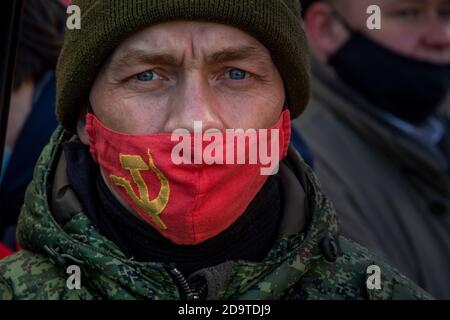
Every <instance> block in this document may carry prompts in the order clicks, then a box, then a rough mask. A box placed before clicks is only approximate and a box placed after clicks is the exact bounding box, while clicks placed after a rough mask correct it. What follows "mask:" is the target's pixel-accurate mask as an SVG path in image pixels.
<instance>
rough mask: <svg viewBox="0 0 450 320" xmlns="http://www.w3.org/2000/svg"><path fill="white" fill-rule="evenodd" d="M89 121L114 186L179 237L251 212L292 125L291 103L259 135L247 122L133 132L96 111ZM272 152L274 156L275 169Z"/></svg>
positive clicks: (192, 236) (212, 232)
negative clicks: (222, 127)
mask: <svg viewBox="0 0 450 320" xmlns="http://www.w3.org/2000/svg"><path fill="white" fill-rule="evenodd" d="M86 128H87V132H88V135H89V141H90V151H91V154H92V156H93V157H94V159H95V161H96V162H97V163H98V164H99V166H100V167H101V169H102V172H103V174H104V176H105V177H106V179H108V180H109V181H108V182H109V183H108V184H109V186H110V187H112V188H113V189H114V190H115V191H116V193H117V194H118V195H119V196H120V197H121V198H122V199H123V200H124V201H125V202H126V203H127V204H128V205H129V206H130V207H131V208H133V210H134V211H135V212H136V213H137V214H138V215H139V216H140V217H141V218H142V219H143V220H145V221H146V222H147V223H149V224H150V225H152V226H153V227H154V228H155V229H156V230H158V231H159V232H160V233H161V234H162V235H163V236H165V237H166V238H168V239H170V240H171V241H173V242H174V243H177V244H180V245H195V244H199V243H201V242H204V241H205V240H208V239H210V238H212V237H214V236H216V235H218V234H219V233H221V232H222V231H224V230H225V229H226V228H228V227H229V226H230V225H231V224H233V222H235V221H236V220H237V219H238V218H239V217H240V216H241V215H242V214H243V213H244V212H245V209H246V208H247V206H248V205H249V204H250V202H251V201H252V200H253V198H254V197H255V196H256V194H257V193H258V192H259V191H260V190H261V188H262V186H263V185H264V183H265V182H266V180H267V177H268V175H267V174H268V172H269V171H273V170H272V168H273V167H274V168H275V171H277V170H278V166H279V161H281V160H282V159H283V158H284V157H285V156H286V154H287V148H288V145H289V140H290V133H291V124H290V114H289V111H288V110H285V111H284V112H283V113H282V115H281V117H280V119H279V120H278V122H277V123H276V124H275V125H274V126H273V127H272V128H270V129H260V130H252V133H254V135H253V134H250V133H249V131H248V130H247V131H246V132H243V130H241V131H236V132H234V133H233V134H232V135H231V134H230V133H229V131H228V130H227V131H226V133H225V132H219V131H215V132H214V133H213V132H209V130H208V131H207V132H205V133H197V132H196V131H194V133H189V132H187V131H186V132H184V133H177V134H171V133H169V134H150V135H129V134H123V133H119V132H116V131H113V130H111V129H108V128H106V127H105V126H104V125H103V124H102V123H101V122H100V121H99V120H98V119H97V117H96V116H95V115H93V114H90V113H89V114H88V115H87V125H86ZM255 137H256V138H255ZM239 142H240V144H239ZM183 146H184V147H183ZM255 150H256V151H255ZM243 152H245V154H243ZM255 154H257V160H256V161H255V158H254V155H255ZM269 158H271V159H272V160H273V159H275V160H273V161H271V162H270V165H271V166H272V168H270V169H269V168H268V166H269V165H268V164H269V161H268V159H269ZM242 160H245V161H242ZM242 162H244V164H241V163H242ZM255 162H256V163H255Z"/></svg>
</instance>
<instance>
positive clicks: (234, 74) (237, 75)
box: [228, 69, 247, 80]
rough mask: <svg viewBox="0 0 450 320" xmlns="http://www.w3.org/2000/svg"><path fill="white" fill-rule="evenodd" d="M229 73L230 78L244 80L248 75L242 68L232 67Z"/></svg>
mask: <svg viewBox="0 0 450 320" xmlns="http://www.w3.org/2000/svg"><path fill="white" fill-rule="evenodd" d="M228 74H229V77H230V79H233V80H244V79H245V77H246V76H247V72H245V71H242V70H240V69H231V70H230V71H228Z"/></svg>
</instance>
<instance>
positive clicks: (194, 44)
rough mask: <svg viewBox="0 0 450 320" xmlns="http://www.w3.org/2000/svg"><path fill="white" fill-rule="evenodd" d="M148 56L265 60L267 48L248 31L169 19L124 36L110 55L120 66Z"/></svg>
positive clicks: (175, 61) (178, 59) (165, 60)
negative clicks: (169, 20)
mask: <svg viewBox="0 0 450 320" xmlns="http://www.w3.org/2000/svg"><path fill="white" fill-rule="evenodd" d="M150 58H151V60H152V61H153V62H155V60H156V62H158V63H161V64H170V65H175V64H181V63H182V62H183V61H184V60H185V59H190V60H200V61H202V62H204V63H215V62H219V63H220V62H225V61H229V60H239V59H254V60H255V61H262V62H264V61H265V60H266V61H265V62H266V63H267V62H269V61H270V59H271V54H270V52H269V50H268V49H267V48H266V47H265V46H264V45H263V44H262V43H261V42H259V41H258V40H257V39H256V38H254V37H252V36H251V35H250V34H248V33H246V32H244V31H242V30H240V29H238V28H235V27H232V26H229V25H225V24H219V23H211V22H197V21H184V20H180V21H171V22H165V23H160V24H157V25H153V26H149V27H146V28H144V29H142V30H140V31H139V32H137V33H134V34H132V35H130V36H128V37H127V38H126V39H124V40H123V41H122V42H121V43H120V44H119V45H118V46H117V48H116V49H115V51H114V52H113V54H112V55H111V58H110V61H111V62H112V63H113V64H114V66H118V67H123V66H126V65H129V64H131V63H134V62H145V61H148V60H149V59H150Z"/></svg>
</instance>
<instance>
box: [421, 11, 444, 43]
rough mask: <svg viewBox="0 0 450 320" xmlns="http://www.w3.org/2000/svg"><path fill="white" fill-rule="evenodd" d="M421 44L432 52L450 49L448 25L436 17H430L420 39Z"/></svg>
mask: <svg viewBox="0 0 450 320" xmlns="http://www.w3.org/2000/svg"><path fill="white" fill-rule="evenodd" d="M422 44H423V45H424V46H425V47H427V48H428V49H431V50H434V51H443V50H446V49H447V50H448V49H450V24H449V23H448V22H443V21H441V20H440V19H439V18H438V17H433V18H431V17H430V18H429V19H428V26H427V28H426V32H425V33H424V35H423V37H422Z"/></svg>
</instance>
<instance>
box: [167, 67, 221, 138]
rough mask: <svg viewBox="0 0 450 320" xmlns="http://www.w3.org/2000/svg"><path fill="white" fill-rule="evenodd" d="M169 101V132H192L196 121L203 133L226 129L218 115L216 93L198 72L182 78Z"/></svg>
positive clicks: (218, 104)
mask: <svg viewBox="0 0 450 320" xmlns="http://www.w3.org/2000/svg"><path fill="white" fill-rule="evenodd" d="M169 100H170V102H169V106H168V107H169V108H170V110H171V111H170V115H169V119H168V121H167V127H166V130H168V131H169V132H173V131H174V130H176V129H181V128H183V129H187V130H189V132H194V125H195V122H198V121H201V125H202V129H203V131H206V130H208V129H219V130H224V129H225V128H226V126H225V123H224V121H223V119H222V117H221V114H220V102H219V100H220V99H219V97H218V93H217V92H216V91H215V90H214V89H213V88H212V87H211V85H210V83H209V81H208V79H207V77H205V76H204V75H202V74H201V73H200V72H195V71H193V72H189V74H187V75H186V76H184V77H183V79H182V80H180V81H179V83H178V84H177V86H176V88H175V89H174V91H173V94H172V96H171V97H170V98H169Z"/></svg>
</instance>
